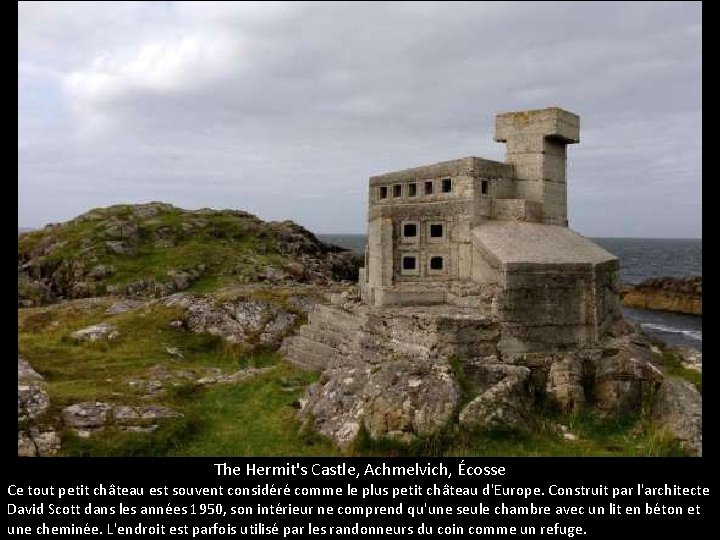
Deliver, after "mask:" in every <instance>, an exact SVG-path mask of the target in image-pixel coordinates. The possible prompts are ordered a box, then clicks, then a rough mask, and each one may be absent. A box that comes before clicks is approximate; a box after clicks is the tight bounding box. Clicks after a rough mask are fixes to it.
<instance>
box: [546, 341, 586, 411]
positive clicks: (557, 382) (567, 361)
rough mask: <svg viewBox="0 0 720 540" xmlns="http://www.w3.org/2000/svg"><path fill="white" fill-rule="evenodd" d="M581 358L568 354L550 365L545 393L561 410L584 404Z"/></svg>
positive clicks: (579, 406)
mask: <svg viewBox="0 0 720 540" xmlns="http://www.w3.org/2000/svg"><path fill="white" fill-rule="evenodd" d="M583 375H584V370H583V360H582V359H581V358H580V357H579V356H578V355H573V354H568V355H565V356H564V357H562V358H561V359H560V360H558V361H556V362H554V363H553V364H552V365H551V366H550V370H549V372H548V376H547V384H546V386H545V393H546V395H547V398H548V400H549V401H550V402H551V403H553V404H555V405H556V406H557V407H558V408H559V409H560V410H561V411H564V412H570V411H574V410H576V409H579V408H582V407H583V406H584V405H585V390H584V387H583Z"/></svg>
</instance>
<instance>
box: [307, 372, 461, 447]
mask: <svg viewBox="0 0 720 540" xmlns="http://www.w3.org/2000/svg"><path fill="white" fill-rule="evenodd" d="M459 402H460V390H459V388H458V385H457V383H456V382H455V380H454V379H453V378H452V375H451V371H450V366H449V365H447V364H445V365H438V364H432V363H428V362H426V363H416V362H413V361H412V360H411V359H402V360H395V361H393V362H389V363H387V364H384V365H379V366H370V365H368V364H364V363H362V362H360V363H358V364H357V365H355V366H347V365H346V366H342V367H337V368H331V369H329V370H327V371H326V372H325V373H324V374H323V376H322V377H321V379H320V381H318V382H317V383H315V384H314V385H313V386H311V387H310V388H309V389H308V391H307V392H306V395H305V398H304V401H303V406H302V409H301V412H300V417H301V419H303V420H305V421H306V422H311V423H312V424H313V427H314V428H315V429H317V430H318V431H319V432H320V433H322V434H323V435H325V436H327V437H328V438H330V439H331V440H333V441H334V442H335V443H336V444H337V445H338V446H340V447H347V446H348V445H349V444H350V443H352V442H353V441H354V440H355V438H356V437H357V435H358V433H359V432H360V429H361V428H364V429H365V430H366V431H367V433H368V434H369V435H370V436H371V437H372V438H375V439H381V438H387V439H391V440H395V441H399V442H403V443H408V442H412V441H414V440H416V439H417V438H418V437H426V436H431V435H434V434H435V433H438V432H439V431H441V430H442V429H443V428H445V427H446V426H448V424H449V423H450V422H451V421H452V419H453V416H454V413H455V411H456V409H457V406H458V404H459Z"/></svg>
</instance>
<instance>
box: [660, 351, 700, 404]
mask: <svg viewBox="0 0 720 540" xmlns="http://www.w3.org/2000/svg"><path fill="white" fill-rule="evenodd" d="M660 364H661V365H662V367H663V370H664V371H665V373H667V374H668V375H675V376H677V377H680V378H682V379H685V380H686V381H689V382H691V383H692V384H694V385H695V388H697V390H698V392H700V393H701V394H702V372H701V371H695V370H694V369H688V368H686V367H683V363H682V358H681V357H680V355H678V354H677V353H674V352H673V351H671V350H668V349H665V350H663V351H662V353H661V355H660Z"/></svg>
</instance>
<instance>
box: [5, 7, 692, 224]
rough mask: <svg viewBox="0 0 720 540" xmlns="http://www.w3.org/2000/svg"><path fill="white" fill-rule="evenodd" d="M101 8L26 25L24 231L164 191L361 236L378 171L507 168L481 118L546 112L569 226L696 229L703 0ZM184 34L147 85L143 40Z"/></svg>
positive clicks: (22, 42)
mask: <svg viewBox="0 0 720 540" xmlns="http://www.w3.org/2000/svg"><path fill="white" fill-rule="evenodd" d="M118 4H125V3H118ZM206 4H207V5H206ZM110 5H111V7H110V8H108V10H107V13H106V12H105V11H104V10H103V9H102V7H100V6H98V5H97V4H90V5H86V4H85V3H83V4H82V5H80V4H75V3H60V4H56V5H54V6H53V7H52V8H50V7H48V6H46V5H42V6H40V7H37V8H36V7H33V6H31V5H28V6H25V7H24V8H23V9H24V11H22V10H21V12H20V14H19V38H18V43H19V51H20V52H19V66H20V65H21V64H22V65H24V66H25V68H23V70H21V69H20V67H19V77H20V82H21V86H20V87H19V88H22V89H23V91H24V92H21V96H20V100H19V110H18V114H19V123H20V130H19V134H18V138H19V145H18V161H19V174H18V187H19V192H20V193H19V201H18V203H19V212H20V216H19V220H20V224H21V225H40V224H42V223H44V222H46V221H57V220H60V219H67V218H69V217H71V216H72V215H74V214H77V213H79V212H82V211H84V210H86V209H87V208H88V207H90V206H98V205H107V204H112V203H115V202H120V201H129V202H139V201H145V200H150V199H161V200H166V201H168V202H172V203H175V204H179V205H181V206H186V207H198V206H213V207H240V208H244V209H247V210H250V211H254V212H257V213H258V214H259V215H260V216H262V217H264V218H266V219H284V218H292V219H296V220H297V221H299V222H300V223H302V224H303V225H305V226H307V227H309V228H311V229H313V230H316V231H319V232H362V231H363V230H364V227H365V225H364V219H365V217H364V212H365V204H366V181H367V177H368V176H370V175H371V174H376V173H378V172H383V171H388V170H393V169H397V168H404V167H410V166H415V165H420V164H423V163H429V162H434V161H440V160H443V159H452V158H455V157H461V156H465V155H481V156H485V157H489V158H492V159H502V158H503V153H504V149H503V147H502V146H501V145H497V144H495V143H493V142H492V127H493V126H492V122H493V115H494V113H496V112H500V111H504V110H517V109H523V108H536V107H544V106H547V105H559V106H562V107H565V108H567V109H569V110H572V111H574V112H577V113H578V114H580V115H581V118H582V132H581V138H582V143H581V144H579V145H576V146H574V147H572V149H571V150H570V185H569V197H570V203H571V211H570V212H571V220H572V225H573V227H575V228H576V229H578V230H580V231H581V232H584V233H586V234H590V235H597V236H602V235H607V236H623V235H639V236H701V228H700V216H701V211H702V205H701V189H700V178H701V172H700V171H701V168H700V145H701V135H700V125H701V111H702V104H701V94H700V78H701V67H700V58H701V45H700V34H701V22H700V20H701V10H700V7H699V3H604V2H603V3H581V4H570V3H568V4H566V3H534V2H532V3H496V2H477V3H449V2H443V3H432V2H429V3H407V2H404V3H307V4H300V3H293V4H289V5H287V4H282V3H278V4H276V5H274V6H273V7H271V8H267V7H264V6H263V5H261V4H253V3H250V4H247V5H245V4H244V3H243V4H234V3H227V4H226V3H212V2H210V3H202V2H201V3H181V4H174V3H149V5H148V4H146V3H139V4H132V3H128V5H117V6H116V5H115V4H110ZM69 21H75V22H74V23H73V24H69V23H68V22H69ZM78 21H79V22H78ZM187 36H196V37H197V47H199V48H200V49H199V50H195V49H191V50H190V51H189V52H188V53H187V55H186V57H183V56H182V55H181V54H180V52H178V53H177V54H176V55H174V51H173V50H172V49H170V50H168V49H167V48H165V49H162V54H163V55H165V56H162V55H161V56H160V58H161V59H166V60H167V62H165V63H166V64H167V63H168V62H173V61H177V62H180V66H181V67H182V65H183V64H182V62H187V63H188V66H190V69H187V70H182V69H180V70H177V71H172V70H168V68H167V66H166V65H165V66H163V65H158V66H157V69H160V71H159V72H158V73H160V74H162V73H164V72H163V71H162V70H163V69H166V70H167V76H166V79H163V80H161V81H159V83H158V81H156V80H155V79H153V77H154V75H153V73H152V72H151V71H152V69H154V68H153V67H152V66H153V63H152V58H150V59H149V60H148V58H147V54H150V53H152V52H153V51H154V50H155V49H152V48H148V46H147V44H156V43H160V44H163V43H165V44H171V45H172V44H176V43H180V42H181V41H178V40H182V39H183V38H184V37H187ZM215 38H217V39H218V40H220V39H221V38H222V39H225V38H227V39H225V41H218V42H217V44H214V41H213V40H214V39H215ZM193 39H195V38H193ZM192 43H195V42H192ZM143 47H145V48H143ZM203 47H206V49H203ZM213 47H215V48H214V49H213ZM138 51H141V52H138ZM142 51H144V52H142ZM148 51H150V53H148ZM228 51H230V52H228ZM229 54H232V56H230V57H227V58H226V57H224V56H223V55H229ZM133 55H135V56H133ZM143 55H144V56H143ZM208 55H209V56H208ZM213 55H214V56H213ZM206 57H207V58H211V59H213V58H214V59H217V65H216V66H214V67H213V66H207V65H204V64H203V60H204V59H205V58H206ZM198 58H200V60H198ZM98 59H100V60H98ZM108 59H109V60H108ZM103 62H104V63H103ZM113 62H114V63H113ZM98 66H100V67H98ZM101 68H102V69H101ZM211 68H212V69H211ZM103 70H104V71H103ZM113 70H115V71H113ZM107 72H109V73H110V74H111V75H113V76H115V75H116V76H118V77H119V78H118V79H116V80H118V81H119V84H118V85H117V87H115V88H113V89H112V90H113V91H112V92H106V91H104V90H103V87H102V85H100V83H102V81H103V79H102V78H101V76H104V74H106V73H107ZM23 73H25V76H23ZM72 73H83V74H85V75H84V76H83V77H81V78H80V79H79V80H82V81H89V82H88V84H94V83H95V82H98V86H97V88H98V89H99V90H97V91H96V92H95V93H93V91H91V90H93V88H94V87H90V86H89V87H88V88H87V90H88V91H87V92H85V91H83V93H81V94H78V93H77V92H76V91H77V88H75V89H72V88H69V87H68V85H67V80H68V77H70V75H71V74H72ZM64 82H65V84H63V83H64ZM73 92H75V93H73ZM23 93H24V94H25V96H27V97H26V98H25V99H23ZM33 96H34V98H33V99H31V97H33ZM45 97H47V99H45ZM38 102H41V103H48V104H49V105H48V106H45V107H37V106H36V104H37V103H38ZM659 208H662V212H660V211H658V209H659Z"/></svg>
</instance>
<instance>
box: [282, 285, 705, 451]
mask: <svg viewBox="0 0 720 540" xmlns="http://www.w3.org/2000/svg"><path fill="white" fill-rule="evenodd" d="M308 322H309V324H307V325H304V326H302V327H300V329H299V330H298V332H297V333H296V334H295V335H292V336H290V337H288V338H286V339H285V340H284V341H283V344H282V347H281V349H280V350H281V352H282V353H284V354H285V355H286V357H287V358H288V360H290V362H292V363H294V364H296V365H297V366H300V367H302V368H306V369H321V370H323V373H322V375H321V377H320V380H319V381H318V382H317V383H315V384H314V385H312V386H311V387H310V388H309V389H308V390H307V392H306V394H305V396H304V397H303V399H301V400H300V401H299V402H298V406H299V409H300V411H299V416H300V418H301V419H302V421H303V422H304V424H305V425H306V426H308V425H309V426H311V427H313V428H314V429H316V430H317V431H319V432H320V433H322V434H323V435H325V436H327V437H328V438H330V439H331V440H332V441H333V442H335V443H336V444H337V445H339V446H340V447H348V446H349V445H351V444H352V442H353V441H354V440H355V439H356V437H357V436H358V434H359V433H361V432H364V433H366V434H367V435H369V436H370V437H371V438H374V439H391V440H395V441H398V442H402V443H409V442H413V441H416V440H418V439H422V438H427V437H432V436H435V435H438V434H441V433H443V432H445V430H448V429H449V428H452V427H453V426H455V425H459V426H460V427H462V428H464V429H469V430H475V429H497V428H500V429H518V428H526V427H529V426H532V424H533V414H534V413H535V412H536V411H537V410H538V409H537V408H538V407H545V406H547V405H548V404H550V405H553V406H555V407H557V408H558V409H559V410H561V411H564V412H574V411H578V410H580V409H582V408H589V407H591V408H593V409H594V410H596V411H598V412H599V413H601V414H604V415H625V414H630V415H632V414H641V413H645V412H648V411H649V410H650V409H652V408H653V406H654V405H653V404H654V403H656V401H657V400H658V399H659V400H660V403H662V402H663V400H667V401H668V403H675V402H676V401H677V399H676V398H677V397H678V396H677V394H678V390H677V389H676V388H675V386H674V385H672V384H671V385H669V386H667V385H666V377H665V375H664V373H663V371H662V368H661V366H660V363H659V359H660V355H659V351H656V350H653V349H654V347H653V345H652V344H651V343H650V342H649V341H648V339H647V338H645V337H644V336H643V335H642V334H640V333H638V331H637V328H636V327H635V326H633V325H630V324H623V323H621V322H619V323H617V324H616V325H614V326H613V328H610V333H609V334H610V335H609V336H608V337H607V338H606V339H605V340H604V341H603V342H602V343H601V344H600V345H599V346H595V347H592V348H585V349H578V350H570V351H564V352H556V353H520V354H503V352H502V347H501V346H500V342H501V330H500V325H499V324H498V321H497V319H496V318H494V317H492V316H483V315H480V314H479V313H478V312H477V310H473V309H463V308H458V307H453V306H431V307H414V308H387V307H385V308H373V307H369V306H367V305H364V304H361V303H359V302H358V301H357V297H356V294H355V293H354V291H348V292H347V293H345V294H338V295H334V296H333V298H332V303H331V304H319V305H317V306H315V307H314V308H313V309H312V310H311V311H310V313H309V316H308ZM668 388H669V390H668ZM686 391H687V392H690V390H687V389H686ZM663 392H665V393H666V394H667V397H662V396H663V395H664V394H663ZM659 396H660V397H659ZM686 399H690V397H689V394H688V396H686ZM677 407H679V408H680V409H682V408H683V407H684V406H683V405H677ZM655 410H656V411H663V412H656V413H655V415H656V417H657V418H658V419H660V420H661V421H662V422H667V423H668V425H669V426H671V429H675V428H672V426H673V425H675V424H677V425H678V426H679V425H680V423H681V422H680V421H679V420H676V415H677V414H678V413H677V411H675V409H672V406H670V405H658V406H656V409H655ZM678 410H679V409H678ZM692 410H693V409H692V407H691V411H692ZM673 411H675V412H673ZM693 414H694V413H693ZM698 414H699V416H698V418H697V421H695V420H693V422H695V424H693V425H694V426H697V427H698V429H700V427H699V426H701V410H699V411H698ZM693 418H694V417H693ZM692 429H695V428H692ZM674 433H677V436H678V437H680V438H681V439H682V438H683V437H684V438H685V439H687V440H689V441H691V443H689V444H690V446H688V448H692V451H693V452H694V451H695V450H697V448H695V447H693V446H692V444H694V442H692V441H694V439H692V438H691V437H690V436H689V435H688V434H686V433H683V432H682V431H680V430H679V428H678V429H675V431H674ZM700 433H701V431H700ZM562 436H563V437H564V438H566V439H568V440H570V439H572V440H574V438H576V436H575V435H574V434H571V433H563V434H562ZM683 440H684V439H683Z"/></svg>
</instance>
